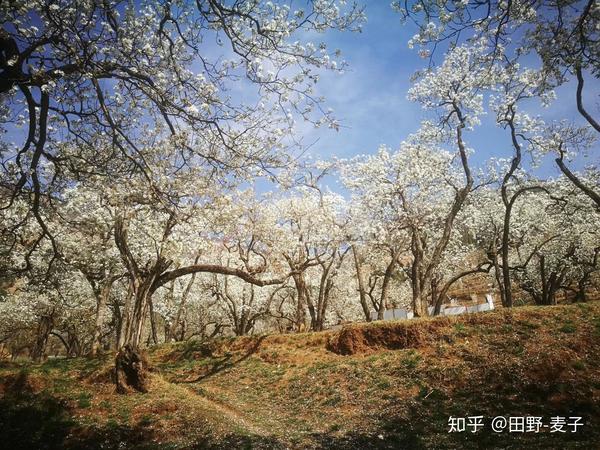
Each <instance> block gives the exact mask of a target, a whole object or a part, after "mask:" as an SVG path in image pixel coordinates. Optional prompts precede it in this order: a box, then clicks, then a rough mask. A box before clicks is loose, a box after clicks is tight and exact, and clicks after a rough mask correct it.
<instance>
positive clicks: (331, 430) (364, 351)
mask: <svg viewBox="0 0 600 450" xmlns="http://www.w3.org/2000/svg"><path fill="white" fill-rule="evenodd" d="M398 336H402V337H401V338H398ZM342 337H343V339H346V340H347V339H355V341H354V342H353V343H352V345H351V347H352V349H353V350H352V354H350V355H347V356H343V355H340V354H338V353H339V352H338V353H336V352H335V350H336V348H337V347H336V345H337V344H338V343H339V342H340V341H341V340H342ZM344 342H345V343H346V344H347V342H346V341H344ZM346 344H344V345H346ZM344 348H346V347H344ZM149 357H150V361H151V364H152V367H153V372H152V374H151V379H152V388H151V391H150V393H148V394H131V395H118V394H116V393H115V392H114V386H113V385H112V383H111V380H110V370H111V365H112V362H113V355H105V356H104V357H100V358H97V359H84V358H80V359H68V360H67V359H52V360H49V361H47V362H46V363H44V364H41V365H34V364H30V363H4V364H3V365H2V366H1V367H0V395H1V396H2V397H1V399H0V403H1V404H0V430H1V433H2V435H1V436H0V439H2V443H3V446H4V448H11V449H18V448H48V449H50V448H86V449H87V448H139V449H151V448H161V449H163V448H173V449H180V448H181V449H184V448H185V449H190V448H200V449H202V448H264V449H270V448H282V449H283V448H348V449H355V448H356V449H368V448H402V449H418V448H436V449H437V448H440V449H444V448H448V449H454V448H515V449H521V448H531V449H537V448H539V449H542V448H543V449H554V448H556V449H562V448H585V449H588V448H598V442H600V304H598V303H590V304H579V305H569V306H556V307H521V308H516V309H514V310H512V311H497V312H492V313H483V314H477V315H472V316H462V317H456V318H450V319H448V318H435V319H425V320H415V321H411V322H402V321H399V322H385V323H373V324H368V325H353V326H351V327H349V328H347V329H346V331H345V333H340V332H337V333H335V332H323V333H307V334H300V335H271V336H258V337H248V338H238V339H222V340H219V341H216V342H212V343H197V342H187V343H178V344H172V345H161V346H157V347H155V348H152V349H150V352H149ZM475 415H483V416H484V417H485V421H486V426H485V428H484V429H483V430H480V431H478V432H477V433H470V432H464V433H448V418H449V417H450V416H458V417H465V416H475ZM497 415H502V416H525V415H529V416H541V417H543V418H544V423H548V422H549V419H550V417H552V416H565V417H569V416H582V417H583V421H584V425H583V427H582V428H580V429H579V431H578V432H577V433H564V434H562V433H549V432H548V429H547V428H546V429H543V430H542V432H540V433H537V434H536V433H512V434H510V433H506V432H505V433H502V434H497V433H493V432H492V431H491V430H490V427H489V420H490V419H491V418H492V417H494V416H497Z"/></svg>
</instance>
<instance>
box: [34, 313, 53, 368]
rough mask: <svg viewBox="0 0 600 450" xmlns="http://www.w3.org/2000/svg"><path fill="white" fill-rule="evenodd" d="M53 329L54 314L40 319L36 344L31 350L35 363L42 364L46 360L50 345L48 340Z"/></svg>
mask: <svg viewBox="0 0 600 450" xmlns="http://www.w3.org/2000/svg"><path fill="white" fill-rule="evenodd" d="M52 328H54V316H53V314H50V315H47V316H44V317H42V318H41V319H40V323H39V324H38V329H37V336H36V340H35V344H34V346H33V349H32V350H31V358H32V359H33V360H34V361H35V362H41V361H42V360H43V359H44V356H45V352H46V345H47V344H48V338H49V337H50V333H51V332H52Z"/></svg>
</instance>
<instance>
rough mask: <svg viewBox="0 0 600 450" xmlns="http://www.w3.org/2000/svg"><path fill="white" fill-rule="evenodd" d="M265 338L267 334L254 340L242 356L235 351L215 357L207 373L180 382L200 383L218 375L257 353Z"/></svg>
mask: <svg viewBox="0 0 600 450" xmlns="http://www.w3.org/2000/svg"><path fill="white" fill-rule="evenodd" d="M265 338H266V336H260V337H258V339H256V341H255V342H253V344H252V346H251V347H250V348H249V349H248V350H247V351H246V352H245V353H243V354H242V355H241V356H237V357H235V356H236V355H234V354H233V353H229V354H226V355H225V356H223V357H221V358H218V359H217V358H215V361H214V362H213V363H212V364H211V366H210V367H209V368H208V370H207V371H206V372H205V373H203V374H202V375H200V376H199V377H196V378H194V379H192V380H186V381H181V382H180V383H198V382H199V381H202V380H205V379H207V378H210V377H212V376H213V375H216V374H218V373H220V372H222V371H223V370H227V369H230V368H232V367H234V366H235V365H237V364H239V363H241V362H242V361H245V360H246V359H248V358H249V357H250V356H252V355H253V354H254V353H256V352H257V351H258V349H259V348H260V345H261V344H262V342H263V341H264V339H265Z"/></svg>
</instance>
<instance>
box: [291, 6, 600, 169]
mask: <svg viewBox="0 0 600 450" xmlns="http://www.w3.org/2000/svg"><path fill="white" fill-rule="evenodd" d="M366 15H367V20H368V21H367V23H366V24H365V26H364V28H363V32H362V33H340V32H328V33H327V34H325V35H324V36H321V39H323V40H324V41H325V42H326V43H327V44H328V46H329V47H330V48H332V49H334V48H340V49H341V50H342V57H343V59H344V60H346V61H347V62H348V63H349V66H350V67H349V70H347V71H346V72H345V73H344V74H336V73H325V74H323V76H322V78H321V81H320V83H319V87H318V91H319V92H320V93H321V94H322V95H324V96H325V97H326V106H329V107H331V108H333V110H334V112H335V115H336V117H337V118H338V119H339V120H340V121H341V123H342V128H341V129H340V131H339V132H335V131H333V130H329V129H327V130H325V129H323V130H321V129H320V130H314V129H312V128H311V127H310V126H307V125H304V126H303V125H299V127H298V129H299V131H300V133H301V134H302V135H303V136H304V142H305V143H311V142H313V141H316V142H315V144H314V145H313V146H312V147H311V148H310V150H309V154H310V155H311V156H312V157H313V158H315V159H327V158H330V157H332V156H337V157H340V158H348V157H351V156H354V155H357V154H366V153H373V152H375V151H376V150H377V148H378V147H379V145H381V144H385V145H388V146H390V147H391V148H397V147H398V145H399V144H400V142H402V141H403V140H404V139H405V138H406V137H407V136H408V135H409V134H410V133H413V132H415V131H416V130H417V129H418V127H419V124H420V122H421V120H422V119H424V118H426V117H427V112H426V111H423V110H422V109H421V108H420V106H419V105H418V104H415V103H413V102H410V101H408V100H407V98H406V94H407V91H408V89H409V88H410V85H411V83H410V77H411V76H412V75H413V74H414V72H415V71H416V70H419V69H422V68H424V67H425V66H426V65H427V62H428V61H427V60H425V59H422V58H420V57H419V56H418V50H417V49H416V48H415V49H409V48H408V45H407V42H408V40H409V39H410V38H411V37H412V36H413V35H414V34H415V32H416V28H415V26H414V25H412V24H411V23H401V21H400V17H399V15H398V14H397V13H395V12H394V11H392V9H391V8H390V6H389V2H387V1H370V2H366ZM442 56H443V54H442V53H441V52H440V53H438V54H436V61H438V62H439V61H440V60H441V58H442ZM586 92H587V103H588V105H587V106H588V108H589V110H590V111H593V112H594V113H596V114H597V112H598V108H597V104H598V93H599V92H600V83H599V82H598V80H597V79H592V78H591V77H588V78H587V79H586ZM529 112H530V113H533V114H535V113H538V112H539V113H541V114H543V116H544V117H545V118H547V119H555V120H560V119H569V120H573V121H576V122H578V123H583V121H582V119H581V117H580V116H579V114H578V112H577V110H576V104H575V87H574V85H573V84H572V83H569V84H567V85H566V86H563V87H561V88H560V89H559V90H558V91H557V100H556V101H555V102H554V103H553V105H552V106H551V107H550V108H549V109H544V110H543V111H541V108H539V107H537V106H533V105H532V106H530V110H529ZM466 139H467V141H468V143H469V145H470V146H471V147H473V148H474V149H475V154H474V155H473V156H472V160H473V163H474V164H475V165H482V164H483V163H484V162H485V161H486V160H488V159H489V158H490V157H491V156H494V157H510V156H511V155H512V148H511V146H510V140H509V136H508V134H507V132H506V131H504V130H501V129H499V128H497V127H496V126H495V125H494V123H493V117H491V116H486V117H484V118H483V122H482V126H481V127H479V129H477V130H475V131H474V132H471V133H468V135H467V136H466ZM595 159H596V162H597V157H596V158H595ZM525 163H527V161H525ZM586 163H589V161H583V160H579V161H577V162H576V163H575V167H578V168H579V167H581V166H582V165H583V164H586ZM537 173H538V175H540V176H544V177H546V176H556V175H558V174H559V170H558V169H557V168H556V167H555V165H554V164H553V162H552V161H546V162H545V163H543V164H542V166H541V167H540V168H539V169H538V170H537Z"/></svg>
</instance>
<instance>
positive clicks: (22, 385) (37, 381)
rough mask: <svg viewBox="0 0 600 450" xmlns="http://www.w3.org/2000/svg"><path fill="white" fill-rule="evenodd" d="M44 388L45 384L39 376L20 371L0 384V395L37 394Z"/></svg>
mask: <svg viewBox="0 0 600 450" xmlns="http://www.w3.org/2000/svg"><path fill="white" fill-rule="evenodd" d="M45 388H46V382H45V381H44V379H43V377H42V376H40V375H35V374H31V373H27V372H24V371H21V372H19V373H17V374H14V375H13V374H11V375H8V376H7V377H5V378H4V379H3V380H2V381H1V382H0V394H2V395H5V394H39V393H40V392H42V391H43V390H44V389H45Z"/></svg>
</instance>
